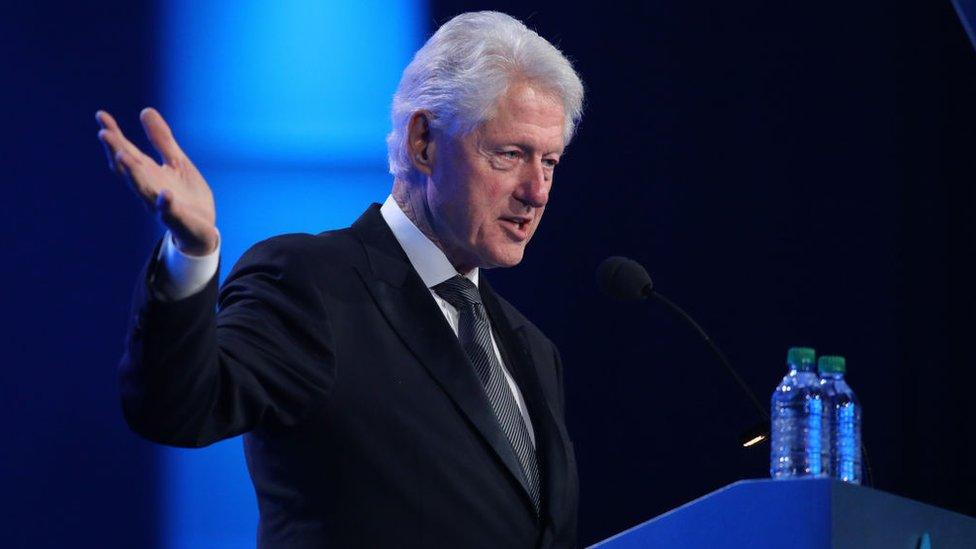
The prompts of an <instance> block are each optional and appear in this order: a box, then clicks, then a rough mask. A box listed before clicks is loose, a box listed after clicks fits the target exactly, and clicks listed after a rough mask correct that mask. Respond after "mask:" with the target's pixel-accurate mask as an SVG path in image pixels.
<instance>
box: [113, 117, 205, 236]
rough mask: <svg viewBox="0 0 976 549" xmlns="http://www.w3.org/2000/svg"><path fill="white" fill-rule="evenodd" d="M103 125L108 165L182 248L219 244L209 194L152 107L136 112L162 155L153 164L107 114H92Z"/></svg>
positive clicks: (199, 176)
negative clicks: (158, 219)
mask: <svg viewBox="0 0 976 549" xmlns="http://www.w3.org/2000/svg"><path fill="white" fill-rule="evenodd" d="M95 117H96V120H97V121H98V123H99V125H100V126H101V130H100V131H99V132H98V138H99V140H100V141H101V142H102V143H103V144H104V145H105V151H106V154H107V155H108V160H109V167H110V168H111V169H112V170H113V171H115V172H117V173H118V174H119V175H121V176H123V177H124V178H125V179H126V180H127V181H128V182H129V184H130V186H131V187H132V189H133V191H134V192H135V193H136V194H137V195H139V196H140V197H141V198H142V199H143V200H144V201H145V202H146V204H147V205H148V206H149V207H150V208H151V209H153V210H154V211H155V212H156V213H157V214H158V215H159V218H160V221H162V223H163V225H165V226H166V228H167V229H169V230H170V231H171V232H172V233H173V237H174V240H175V242H176V245H177V247H178V248H180V250H182V251H183V252H185V253H188V254H192V255H205V254H207V253H210V252H212V251H213V250H214V249H216V247H217V243H218V239H219V237H218V234H217V227H216V219H217V213H216V206H215V204H214V198H213V192H211V190H210V187H209V186H208V185H207V182H206V180H204V178H203V176H202V175H201V174H200V172H199V171H198V170H197V169H196V166H194V165H193V163H192V162H191V161H190V159H189V158H188V157H187V156H186V154H184V153H183V151H182V149H180V147H179V145H178V144H177V143H176V140H175V139H174V138H173V133H172V131H171V130H170V128H169V126H168V125H167V124H166V121H165V120H163V117H162V116H160V114H159V113H158V112H156V110H155V109H151V108H147V109H144V110H143V111H142V113H141V114H140V117H139V118H140V120H141V121H142V125H143V128H144V129H145V132H146V136H147V137H148V138H149V141H150V142H151V143H152V145H153V147H154V148H155V149H156V151H157V152H158V153H159V154H160V156H161V157H162V160H163V163H162V164H160V163H157V162H156V161H155V160H154V159H153V158H152V157H150V156H148V155H146V154H145V153H143V152H142V151H141V150H139V148H138V147H136V146H135V145H133V144H132V142H131V141H129V140H128V139H127V138H126V137H125V135H124V134H123V133H122V130H121V129H120V128H119V125H118V123H116V121H115V119H114V118H112V116H111V115H110V114H108V113H107V112H104V111H99V112H98V113H96V115H95Z"/></svg>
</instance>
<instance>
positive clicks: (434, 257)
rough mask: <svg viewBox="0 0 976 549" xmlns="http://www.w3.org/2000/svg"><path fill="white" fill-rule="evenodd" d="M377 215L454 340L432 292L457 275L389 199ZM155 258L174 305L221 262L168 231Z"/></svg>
mask: <svg viewBox="0 0 976 549" xmlns="http://www.w3.org/2000/svg"><path fill="white" fill-rule="evenodd" d="M380 213H381V214H382V216H383V220H384V221H385V222H386V224H387V225H388V226H389V227H390V230H391V231H393V236H395V237H396V239H397V242H399V243H400V246H401V247H402V248H403V251H404V252H406V254H407V259H409V260H410V264H411V265H412V266H413V268H414V270H415V271H417V274H419V275H420V278H421V280H423V281H424V284H426V285H427V289H428V290H430V295H431V297H432V298H433V299H434V301H435V302H436V303H437V305H438V307H440V309H441V313H443V314H444V318H445V319H446V320H447V323H448V324H449V325H450V326H451V329H452V330H454V335H455V336H456V335H457V333H458V321H459V317H460V313H459V312H458V310H457V309H455V308H454V306H453V305H451V304H450V303H448V302H447V301H446V300H444V299H443V298H441V296H439V295H437V293H436V292H435V291H434V286H436V285H438V284H440V283H441V282H444V281H445V280H447V279H449V278H451V277H453V276H455V275H457V274H458V272H457V271H456V270H455V269H454V266H453V265H451V262H450V261H449V260H448V259H447V256H446V255H444V252H443V251H441V249H440V248H438V247H437V245H436V244H434V243H433V242H431V241H430V239H429V238H427V236H426V235H425V234H424V233H422V232H421V231H420V229H418V228H417V226H416V225H414V224H413V222H412V221H410V218H408V217H407V216H406V214H404V213H403V210H401V209H400V206H399V205H398V204H397V203H396V200H394V199H393V196H392V195H391V196H388V197H387V198H386V202H384V203H383V206H382V208H380ZM158 257H159V263H160V265H161V266H162V270H163V272H162V273H157V274H159V275H162V276H157V279H156V280H157V283H158V285H159V286H158V288H156V289H157V291H158V292H159V294H160V295H161V297H163V298H164V299H167V300H172V301H176V300H180V299H184V298H187V297H189V296H191V295H193V294H195V293H197V292H199V291H201V290H203V288H204V287H206V285H207V282H209V281H210V278H211V277H213V275H214V274H216V272H217V267H218V263H219V258H220V244H219V243H218V245H217V249H216V250H214V251H213V252H211V253H210V254H209V255H205V256H201V257H197V256H191V255H187V254H185V253H183V252H181V251H180V250H179V248H177V247H176V244H175V243H173V238H172V235H171V234H170V233H169V232H168V231H167V233H166V236H165V237H164V238H163V244H162V246H160V249H159V256H158ZM462 274H463V276H465V277H467V278H468V280H470V281H471V282H473V283H474V285H475V286H477V285H478V269H472V270H471V272H468V273H462ZM491 346H492V348H493V349H494V351H495V358H497V359H498V363H499V364H501V366H502V372H504V373H505V381H507V382H508V387H509V389H511V391H512V395H513V396H514V397H515V402H516V403H517V404H518V408H519V412H521V413H522V420H523V421H524V422H525V427H526V428H527V429H528V431H529V438H530V439H531V440H532V445H533V446H535V431H534V430H533V429H532V421H531V420H530V419H529V411H528V409H527V408H526V406H525V400H524V399H523V398H522V393H521V391H519V388H518V385H516V384H515V380H514V379H513V378H512V375H511V374H510V373H509V372H508V368H507V367H506V366H505V361H504V360H502V355H501V353H500V352H499V350H498V344H497V343H496V342H495V334H494V333H492V334H491Z"/></svg>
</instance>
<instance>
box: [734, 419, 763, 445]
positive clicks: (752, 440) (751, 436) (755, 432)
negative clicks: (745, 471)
mask: <svg viewBox="0 0 976 549" xmlns="http://www.w3.org/2000/svg"><path fill="white" fill-rule="evenodd" d="M767 440H769V422H768V421H764V422H762V423H759V424H757V425H754V426H753V427H751V428H750V429H749V430H747V431H744V432H743V433H742V434H741V435H739V444H741V445H742V447H743V448H750V447H752V446H757V445H759V444H761V443H763V442H766V441H767Z"/></svg>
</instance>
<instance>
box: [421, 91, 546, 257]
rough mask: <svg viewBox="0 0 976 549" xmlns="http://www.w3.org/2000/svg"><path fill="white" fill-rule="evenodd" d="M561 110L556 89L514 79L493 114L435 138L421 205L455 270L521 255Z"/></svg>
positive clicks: (542, 198)
mask: <svg viewBox="0 0 976 549" xmlns="http://www.w3.org/2000/svg"><path fill="white" fill-rule="evenodd" d="M564 116H565V115H564V113H563V106H562V102H561V101H560V100H559V98H558V97H557V96H555V95H553V94H548V93H545V92H542V91H541V90H539V89H538V88H535V87H533V86H532V85H531V84H524V83H514V84H513V85H511V86H510V87H509V89H508V91H507V92H506V93H505V94H504V95H502V96H501V97H500V98H499V101H498V105H497V114H496V115H495V117H494V118H492V119H491V120H489V121H488V122H486V123H484V124H483V125H482V126H481V127H480V128H478V129H477V130H475V131H473V132H471V133H469V134H468V135H465V136H463V137H461V138H458V139H454V138H451V137H446V138H442V139H441V140H440V141H441V142H440V143H439V147H438V149H437V153H436V154H437V161H436V162H435V163H434V166H433V171H432V173H431V176H430V180H429V181H430V183H429V184H428V186H427V204H428V207H429V208H430V212H431V214H432V218H433V219H431V223H432V225H433V229H434V231H435V233H436V234H437V236H438V239H439V240H440V243H441V245H442V247H443V248H444V252H445V253H446V255H447V257H448V258H449V259H450V260H451V262H452V263H453V264H454V266H455V268H457V269H458V270H459V271H461V272H466V271H468V270H470V269H472V268H474V267H481V268H491V267H511V266H513V265H516V264H518V262H519V261H521V260H522V254H523V253H524V252H525V246H526V244H528V242H529V239H531V238H532V235H533V234H534V233H535V230H536V228H538V226H539V221H540V220H541V219H542V212H543V211H544V210H545V207H546V202H548V200H549V190H550V189H551V188H552V178H553V170H554V168H555V167H556V164H557V163H558V162H559V157H560V155H561V154H562V152H563V120H564Z"/></svg>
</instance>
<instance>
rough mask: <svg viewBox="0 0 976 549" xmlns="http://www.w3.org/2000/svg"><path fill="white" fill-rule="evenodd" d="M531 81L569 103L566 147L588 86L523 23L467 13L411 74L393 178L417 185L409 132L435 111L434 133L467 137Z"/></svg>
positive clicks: (395, 137)
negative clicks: (423, 113)
mask: <svg viewBox="0 0 976 549" xmlns="http://www.w3.org/2000/svg"><path fill="white" fill-rule="evenodd" d="M515 80H525V81H528V82H530V83H532V84H534V85H537V86H539V87H540V88H542V89H543V90H544V91H546V92H549V93H553V94H555V95H557V96H558V97H559V98H561V99H562V103H563V112H564V113H565V122H564V124H563V143H564V145H568V144H569V141H570V139H572V137H573V133H574V131H575V130H576V125H577V124H578V123H579V120H580V117H581V116H582V113H583V83H582V82H581V81H580V78H579V76H578V75H577V74H576V71H575V70H573V66H572V64H571V63H570V62H569V60H568V59H566V57H564V56H563V54H562V53H561V52H560V51H559V50H558V49H557V48H556V47H555V46H553V45H552V44H550V43H549V42H548V41H546V39H545V38H542V37H541V36H539V35H538V34H536V33H535V31H533V30H531V29H529V28H528V27H526V26H525V24H523V23H522V22H521V21H519V20H518V19H515V18H514V17H511V16H510V15H506V14H504V13H499V12H494V11H481V12H475V13H463V14H461V15H458V16H457V17H454V18H453V19H451V20H450V21H448V22H447V23H444V24H443V25H442V26H441V27H440V28H439V29H437V32H435V33H434V35H433V36H431V37H430V39H429V40H427V43H426V44H424V46H423V47H422V48H420V50H418V51H417V53H416V54H415V55H414V57H413V60H412V61H411V62H410V64H409V65H407V68H406V69H404V70H403V76H402V77H401V78H400V85H399V86H398V87H397V91H396V93H395V94H394V95H393V108H392V112H391V118H392V120H393V129H392V131H390V134H389V135H388V136H387V138H386V143H387V155H388V159H389V163H390V173H391V174H393V175H394V176H396V177H397V178H401V179H404V180H410V174H411V172H412V171H413V163H412V162H411V160H410V152H409V150H408V148H407V129H408V128H407V126H408V125H409V123H410V118H411V116H413V113H415V112H417V111H418V110H427V111H429V112H430V113H431V115H432V116H431V118H432V119H431V120H430V124H431V126H432V127H433V128H434V129H440V130H443V131H446V132H447V133H448V134H450V135H453V136H460V135H465V134H467V133H468V132H471V131H473V130H474V129H476V128H477V127H478V126H480V125H481V124H483V123H484V122H486V121H488V120H490V119H491V118H492V116H494V114H495V112H494V109H495V106H496V104H497V101H498V98H499V97H501V95H502V94H503V93H504V92H505V91H506V90H507V89H508V86H509V84H511V83H512V82H513V81H515Z"/></svg>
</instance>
